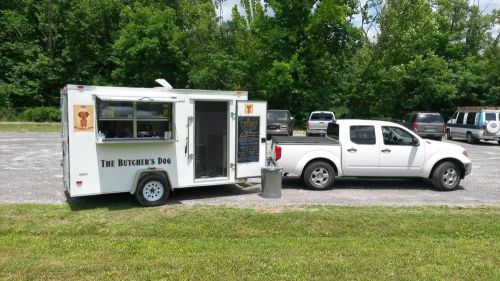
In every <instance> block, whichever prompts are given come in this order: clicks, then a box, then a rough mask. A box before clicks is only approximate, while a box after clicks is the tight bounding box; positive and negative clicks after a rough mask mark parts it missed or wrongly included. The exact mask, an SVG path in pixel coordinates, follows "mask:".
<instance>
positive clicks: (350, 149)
mask: <svg viewBox="0 0 500 281" xmlns="http://www.w3.org/2000/svg"><path fill="white" fill-rule="evenodd" d="M347 151H349V152H356V151H358V150H357V149H356V148H349V149H348V150H347Z"/></svg>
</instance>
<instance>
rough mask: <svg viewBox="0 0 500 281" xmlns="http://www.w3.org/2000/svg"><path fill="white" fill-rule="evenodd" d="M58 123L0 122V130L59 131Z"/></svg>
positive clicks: (59, 125)
mask: <svg viewBox="0 0 500 281" xmlns="http://www.w3.org/2000/svg"><path fill="white" fill-rule="evenodd" d="M60 131H61V124H60V123H36V122H0V132H60Z"/></svg>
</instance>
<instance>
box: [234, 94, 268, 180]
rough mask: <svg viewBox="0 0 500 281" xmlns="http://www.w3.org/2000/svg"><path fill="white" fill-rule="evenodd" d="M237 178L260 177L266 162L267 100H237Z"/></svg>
mask: <svg viewBox="0 0 500 281" xmlns="http://www.w3.org/2000/svg"><path fill="white" fill-rule="evenodd" d="M236 112H237V116H236V118H237V119H236V134H237V135H236V137H237V138H236V178H240V179H241V178H251V177H259V176H260V169H261V168H262V167H264V166H265V164H266V126H267V119H266V118H267V116H266V115H267V102H265V101H237V110H236Z"/></svg>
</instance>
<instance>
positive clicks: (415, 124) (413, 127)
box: [411, 123, 418, 132]
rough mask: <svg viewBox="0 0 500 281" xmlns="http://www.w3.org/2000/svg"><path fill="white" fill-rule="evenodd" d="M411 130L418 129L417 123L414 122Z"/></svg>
mask: <svg viewBox="0 0 500 281" xmlns="http://www.w3.org/2000/svg"><path fill="white" fill-rule="evenodd" d="M411 130H412V131H414V132H416V131H418V130H417V123H412V124H411Z"/></svg>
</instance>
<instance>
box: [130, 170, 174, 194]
mask: <svg viewBox="0 0 500 281" xmlns="http://www.w3.org/2000/svg"><path fill="white" fill-rule="evenodd" d="M146 174H157V175H160V176H162V177H164V178H165V180H166V181H167V183H168V185H169V186H170V190H173V188H172V183H171V182H170V177H169V176H168V172H167V171H165V170H163V169H157V170H149V169H139V170H137V171H136V172H135V176H134V181H133V182H132V186H131V187H130V194H135V191H136V189H137V184H138V183H139V180H140V179H141V178H142V177H143V176H145V175H146Z"/></svg>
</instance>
